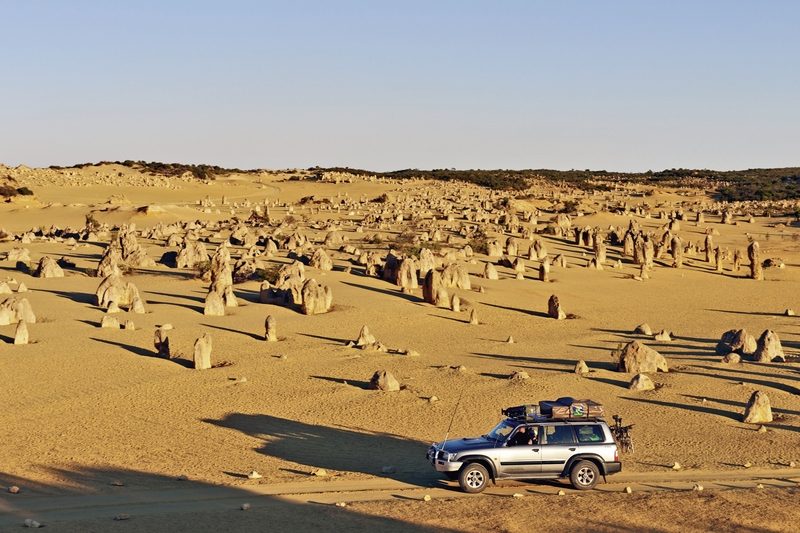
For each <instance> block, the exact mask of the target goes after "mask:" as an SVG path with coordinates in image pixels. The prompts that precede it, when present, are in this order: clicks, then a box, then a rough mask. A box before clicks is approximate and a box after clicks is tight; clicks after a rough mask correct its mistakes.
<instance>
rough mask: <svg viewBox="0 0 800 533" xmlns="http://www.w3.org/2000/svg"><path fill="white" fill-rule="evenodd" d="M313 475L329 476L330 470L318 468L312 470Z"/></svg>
mask: <svg viewBox="0 0 800 533" xmlns="http://www.w3.org/2000/svg"><path fill="white" fill-rule="evenodd" d="M311 475H312V476H316V477H328V471H327V470H325V469H324V468H317V469H316V470H314V471H312V472H311Z"/></svg>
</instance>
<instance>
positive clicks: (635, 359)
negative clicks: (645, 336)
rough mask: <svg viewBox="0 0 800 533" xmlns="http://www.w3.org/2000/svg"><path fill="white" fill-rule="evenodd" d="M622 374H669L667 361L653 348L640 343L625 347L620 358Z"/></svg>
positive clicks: (632, 343) (630, 343)
mask: <svg viewBox="0 0 800 533" xmlns="http://www.w3.org/2000/svg"><path fill="white" fill-rule="evenodd" d="M618 366H619V368H618V370H619V371H620V372H628V373H632V374H639V373H643V372H657V371H661V372H668V371H669V367H668V365H667V360H666V359H664V357H663V356H662V355H661V354H660V353H658V352H657V351H655V350H653V349H652V348H650V347H648V346H645V345H644V344H642V343H640V342H639V341H632V342H629V343H628V344H626V345H625V347H624V348H623V349H622V352H621V353H620V356H619V365H618Z"/></svg>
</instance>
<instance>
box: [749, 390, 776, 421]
mask: <svg viewBox="0 0 800 533" xmlns="http://www.w3.org/2000/svg"><path fill="white" fill-rule="evenodd" d="M743 422H744V423H746V424H767V423H769V422H772V407H771V406H770V402H769V396H767V394H766V393H765V392H762V391H755V392H754V393H753V394H752V395H751V396H750V399H749V400H748V401H747V405H746V406H745V408H744V416H743Z"/></svg>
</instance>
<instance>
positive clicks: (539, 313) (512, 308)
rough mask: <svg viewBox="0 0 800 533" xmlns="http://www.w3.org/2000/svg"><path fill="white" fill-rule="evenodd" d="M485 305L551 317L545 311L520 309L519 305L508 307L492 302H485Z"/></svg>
mask: <svg viewBox="0 0 800 533" xmlns="http://www.w3.org/2000/svg"><path fill="white" fill-rule="evenodd" d="M483 305H486V306H488V307H495V308H497V309H503V310H505V311H514V312H516V313H522V314H524V315H530V316H538V317H541V318H549V316H548V315H547V313H543V312H540V311H532V310H530V309H519V308H517V307H508V306H505V305H498V304H490V303H484V304H483Z"/></svg>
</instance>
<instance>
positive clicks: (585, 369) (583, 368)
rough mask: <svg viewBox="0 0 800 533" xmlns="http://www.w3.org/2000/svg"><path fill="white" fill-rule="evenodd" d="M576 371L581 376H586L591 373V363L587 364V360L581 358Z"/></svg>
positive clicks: (576, 365)
mask: <svg viewBox="0 0 800 533" xmlns="http://www.w3.org/2000/svg"><path fill="white" fill-rule="evenodd" d="M575 373H576V374H578V375H579V376H585V375H587V374H589V365H587V364H586V362H585V361H584V360H583V359H581V360H580V361H578V362H577V363H576V364H575Z"/></svg>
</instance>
